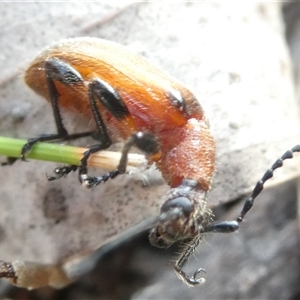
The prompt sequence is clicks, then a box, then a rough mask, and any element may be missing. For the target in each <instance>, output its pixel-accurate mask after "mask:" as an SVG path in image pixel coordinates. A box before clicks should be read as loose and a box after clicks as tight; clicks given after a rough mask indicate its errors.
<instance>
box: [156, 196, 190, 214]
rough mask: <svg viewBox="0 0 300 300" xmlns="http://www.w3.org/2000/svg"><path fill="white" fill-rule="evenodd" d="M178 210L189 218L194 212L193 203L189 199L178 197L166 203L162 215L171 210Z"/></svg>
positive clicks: (162, 208)
mask: <svg viewBox="0 0 300 300" xmlns="http://www.w3.org/2000/svg"><path fill="white" fill-rule="evenodd" d="M174 208H178V209H180V210H181V211H182V212H183V214H184V215H185V216H186V217H188V216H189V215H190V213H191V212H192V211H193V210H194V204H193V202H192V201H191V200H190V199H189V198H187V197H176V198H173V199H169V200H168V201H166V202H165V203H164V204H163V206H162V207H161V213H167V212H169V211H170V210H171V209H174Z"/></svg>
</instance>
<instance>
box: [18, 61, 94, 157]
mask: <svg viewBox="0 0 300 300" xmlns="http://www.w3.org/2000/svg"><path fill="white" fill-rule="evenodd" d="M45 75H46V83H47V87H48V91H49V96H50V102H51V106H52V111H53V116H54V119H55V125H56V129H57V133H56V134H44V135H41V136H39V137H37V138H31V139H29V140H28V142H27V143H26V144H25V145H24V146H23V147H22V150H21V159H22V160H25V156H26V154H28V153H29V152H30V150H31V148H32V147H33V146H34V144H36V143H37V142H42V141H66V140H72V139H77V138H81V137H86V136H93V134H94V132H81V133H75V134H71V135H70V134H69V133H68V131H67V130H66V128H65V127H64V125H63V122H62V117H61V113H60V109H59V105H58V100H59V96H60V95H59V93H58V91H57V89H56V87H55V81H59V82H61V83H63V84H65V85H70V86H72V85H77V84H83V79H82V77H81V75H80V74H79V73H78V72H77V71H76V70H75V69H73V68H72V67H71V66H69V65H68V64H66V63H65V62H63V61H61V60H59V59H56V58H51V59H48V60H47V61H46V62H45Z"/></svg>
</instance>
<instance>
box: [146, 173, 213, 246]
mask: <svg viewBox="0 0 300 300" xmlns="http://www.w3.org/2000/svg"><path fill="white" fill-rule="evenodd" d="M205 197H206V192H205V191H203V190H201V189H200V190H199V186H198V183H197V182H196V181H194V180H187V179H184V180H183V181H182V183H181V185H179V186H178V187H176V188H172V189H171V190H170V192H169V194H168V195H167V199H166V201H165V202H164V204H163V205H162V207H161V210H160V216H159V219H158V225H157V226H156V227H155V228H153V229H152V230H151V232H150V235H149V239H150V243H151V244H152V245H154V246H157V247H167V246H169V245H171V244H173V243H174V242H176V241H180V240H185V239H189V238H193V237H195V236H197V235H199V234H201V233H202V232H203V228H204V227H205V226H206V225H207V224H208V223H209V222H210V220H211V211H210V210H209V209H208V208H207V207H206V199H205Z"/></svg>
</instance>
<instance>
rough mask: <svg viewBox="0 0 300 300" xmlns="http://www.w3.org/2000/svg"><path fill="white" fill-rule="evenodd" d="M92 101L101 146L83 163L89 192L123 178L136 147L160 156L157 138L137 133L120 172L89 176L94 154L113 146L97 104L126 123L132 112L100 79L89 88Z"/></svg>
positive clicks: (82, 176) (128, 145)
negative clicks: (118, 177)
mask: <svg viewBox="0 0 300 300" xmlns="http://www.w3.org/2000/svg"><path fill="white" fill-rule="evenodd" d="M89 99H90V106H91V110H92V113H93V116H94V119H95V122H96V124H97V129H98V134H99V136H98V138H99V140H100V144H98V145H94V146H92V147H91V148H90V149H89V150H87V151H86V152H85V153H84V156H83V158H82V159H81V166H80V170H79V181H80V182H81V183H82V184H83V185H84V186H85V187H87V188H91V187H93V186H96V185H98V184H100V183H101V182H106V181H107V180H108V179H113V178H115V177H116V176H118V175H119V174H123V173H125V171H126V166H127V156H128V153H129V150H130V148H131V147H132V146H136V147H137V148H139V149H140V150H142V151H143V152H144V153H145V154H150V155H152V154H156V153H157V152H159V143H158V141H157V139H156V137H155V136H154V135H153V134H151V133H149V132H137V133H135V134H133V135H132V136H131V138H130V139H128V140H127V142H126V143H125V145H124V147H123V150H122V156H121V159H120V162H119V165H118V168H117V169H116V170H112V171H110V172H107V173H105V174H104V175H102V176H98V177H92V176H88V175H87V160H88V158H89V157H90V155H91V154H93V153H95V152H98V151H99V150H103V149H105V148H108V147H109V146H110V145H111V139H110V137H109V135H108V132H107V128H106V126H105V123H104V121H103V119H102V117H101V114H100V112H99V109H98V106H97V101H99V102H100V104H101V105H102V106H104V107H105V108H106V109H107V110H108V111H109V112H110V113H111V114H112V115H113V116H114V117H115V118H116V119H118V120H122V119H124V118H126V117H128V116H129V115H130V114H129V111H128V109H127V107H126V105H125V103H124V102H123V100H122V98H121V97H120V95H119V94H118V92H117V91H116V90H115V89H114V88H113V87H112V86H110V85H109V84H108V83H107V82H105V81H103V80H101V79H99V78H97V79H94V80H93V81H92V82H91V83H90V84H89Z"/></svg>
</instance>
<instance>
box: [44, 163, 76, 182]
mask: <svg viewBox="0 0 300 300" xmlns="http://www.w3.org/2000/svg"><path fill="white" fill-rule="evenodd" d="M77 169H78V166H75V165H71V166H65V167H58V168H55V169H54V170H53V173H54V175H53V176H48V175H47V174H46V176H47V179H48V180H49V181H53V180H56V179H59V178H62V177H63V176H66V175H68V174H69V173H70V172H71V171H74V172H75V171H76V170H77Z"/></svg>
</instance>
